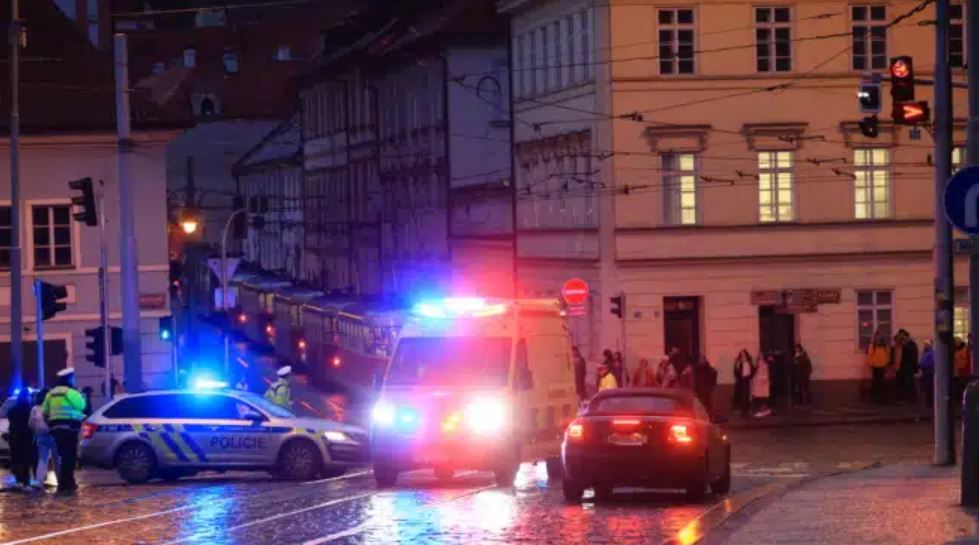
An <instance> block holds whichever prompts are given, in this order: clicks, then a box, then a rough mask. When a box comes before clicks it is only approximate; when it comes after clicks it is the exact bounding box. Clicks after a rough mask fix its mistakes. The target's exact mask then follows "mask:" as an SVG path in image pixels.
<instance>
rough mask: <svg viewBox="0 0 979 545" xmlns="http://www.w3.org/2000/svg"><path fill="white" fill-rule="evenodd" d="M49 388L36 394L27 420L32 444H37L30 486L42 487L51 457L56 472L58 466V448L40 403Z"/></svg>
mask: <svg viewBox="0 0 979 545" xmlns="http://www.w3.org/2000/svg"><path fill="white" fill-rule="evenodd" d="M50 391H51V390H50V389H49V388H45V389H43V390H41V392H40V393H39V394H38V395H37V398H35V400H34V406H33V407H32V408H31V417H30V420H29V421H28V425H29V426H30V427H31V429H32V430H33V431H34V444H35V445H36V446H37V468H36V471H35V472H34V479H35V480H34V482H33V483H31V486H33V487H34V488H44V483H45V481H47V478H48V463H49V461H50V460H51V459H52V458H53V459H54V470H55V473H56V474H57V472H58V466H59V465H60V463H61V460H60V459H59V458H58V448H57V445H55V443H54V436H52V435H51V429H50V428H49V427H48V423H47V422H46V421H45V420H44V410H43V409H42V405H43V404H44V398H45V397H47V395H48V392H50Z"/></svg>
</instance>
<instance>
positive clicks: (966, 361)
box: [952, 337, 972, 404]
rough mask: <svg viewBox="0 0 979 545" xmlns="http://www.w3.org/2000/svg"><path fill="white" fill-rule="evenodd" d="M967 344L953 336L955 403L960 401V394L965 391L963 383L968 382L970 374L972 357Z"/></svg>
mask: <svg viewBox="0 0 979 545" xmlns="http://www.w3.org/2000/svg"><path fill="white" fill-rule="evenodd" d="M969 352H970V351H969V345H968V344H966V343H965V342H964V341H963V340H962V339H960V338H958V337H956V338H955V355H954V356H953V358H952V359H953V361H954V362H955V403H956V404H961V403H962V394H964V393H965V385H966V384H968V382H969V377H970V376H971V375H972V357H971V354H970V353H969Z"/></svg>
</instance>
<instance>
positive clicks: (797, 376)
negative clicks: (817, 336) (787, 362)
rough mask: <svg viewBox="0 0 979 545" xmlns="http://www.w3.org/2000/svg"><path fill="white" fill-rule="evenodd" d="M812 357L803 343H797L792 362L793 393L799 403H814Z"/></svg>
mask: <svg viewBox="0 0 979 545" xmlns="http://www.w3.org/2000/svg"><path fill="white" fill-rule="evenodd" d="M811 382H812V359H810V358H809V353H808V352H806V349H805V348H803V347H802V345H801V344H797V345H795V357H794V359H793V363H792V395H793V399H795V402H796V403H798V404H799V405H812V387H811Z"/></svg>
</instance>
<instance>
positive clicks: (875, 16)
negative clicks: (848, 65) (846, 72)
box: [850, 5, 887, 71]
mask: <svg viewBox="0 0 979 545" xmlns="http://www.w3.org/2000/svg"><path fill="white" fill-rule="evenodd" d="M850 13H851V15H852V24H853V29H852V31H851V32H852V35H853V44H852V45H853V47H852V49H853V69H854V70H859V71H863V70H884V69H886V68H887V6H879V5H859V6H851V11H850Z"/></svg>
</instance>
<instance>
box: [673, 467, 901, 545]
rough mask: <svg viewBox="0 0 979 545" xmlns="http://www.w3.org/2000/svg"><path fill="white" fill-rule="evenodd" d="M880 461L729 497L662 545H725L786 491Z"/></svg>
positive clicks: (761, 487) (757, 488)
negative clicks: (733, 535)
mask: <svg viewBox="0 0 979 545" xmlns="http://www.w3.org/2000/svg"><path fill="white" fill-rule="evenodd" d="M882 466H883V464H882V463H881V462H871V463H868V464H864V465H861V466H859V467H854V468H849V469H841V470H837V471H828V472H825V473H820V474H817V475H811V476H809V477H802V478H799V479H793V480H791V481H788V482H774V483H768V484H764V485H761V486H757V487H754V488H750V489H748V490H745V491H744V492H739V493H737V494H734V495H732V496H728V497H727V498H725V499H724V500H723V501H721V502H720V503H718V504H716V505H714V506H712V507H711V508H710V509H708V510H707V511H704V512H703V513H702V514H701V515H700V516H698V517H697V518H695V519H694V520H692V521H690V522H689V523H687V525H686V526H684V527H683V528H682V529H680V531H679V532H677V533H676V535H675V536H673V537H671V538H667V539H666V540H664V541H663V545H693V544H698V545H723V544H724V543H726V542H727V540H728V538H729V537H730V536H731V535H732V534H733V533H734V532H736V531H737V530H738V529H740V528H741V527H742V526H744V524H746V523H747V522H748V521H749V520H751V518H752V517H754V516H755V514H757V513H758V512H760V511H762V510H763V509H765V508H766V507H768V506H769V505H771V504H772V502H774V501H775V500H777V499H778V498H781V497H782V496H784V495H785V494H788V493H789V492H791V491H793V490H796V489H798V488H801V487H803V486H806V485H807V484H810V483H812V482H815V481H819V480H822V479H826V478H829V477H836V476H839V475H846V474H849V473H856V472H858V471H865V470H868V469H876V468H878V467H882Z"/></svg>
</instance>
